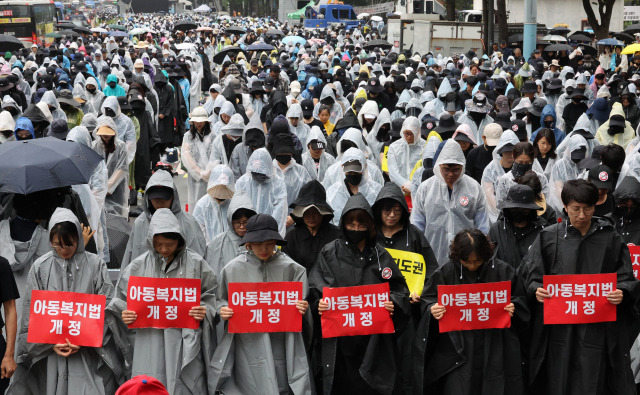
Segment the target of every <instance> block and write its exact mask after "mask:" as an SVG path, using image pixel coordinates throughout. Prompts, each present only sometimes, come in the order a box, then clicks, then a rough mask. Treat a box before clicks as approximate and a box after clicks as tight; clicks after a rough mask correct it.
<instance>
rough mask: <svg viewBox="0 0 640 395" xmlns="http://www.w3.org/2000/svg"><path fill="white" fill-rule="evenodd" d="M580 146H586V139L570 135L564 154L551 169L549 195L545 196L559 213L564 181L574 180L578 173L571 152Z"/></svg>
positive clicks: (561, 206)
mask: <svg viewBox="0 0 640 395" xmlns="http://www.w3.org/2000/svg"><path fill="white" fill-rule="evenodd" d="M581 147H584V148H586V147H587V140H585V139H584V137H582V136H580V135H579V134H574V135H573V136H571V137H570V138H569V144H568V145H567V148H566V149H565V151H564V155H563V156H562V158H561V159H558V160H557V161H556V163H555V165H554V166H553V169H552V170H551V177H550V178H549V196H548V197H547V201H548V202H549V205H551V207H552V208H553V209H554V210H555V211H556V213H561V212H562V209H563V208H564V205H563V204H562V198H561V197H560V194H561V192H562V188H563V187H564V183H565V182H567V181H569V180H575V179H577V178H578V176H579V175H580V169H579V168H578V165H577V164H576V163H574V162H573V161H572V160H571V153H572V152H573V151H576V150H578V149H580V148H581Z"/></svg>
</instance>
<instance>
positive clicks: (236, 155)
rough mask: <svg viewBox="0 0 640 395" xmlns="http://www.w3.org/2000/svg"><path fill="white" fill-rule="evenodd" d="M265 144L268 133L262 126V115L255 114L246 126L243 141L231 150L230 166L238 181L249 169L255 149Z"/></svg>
mask: <svg viewBox="0 0 640 395" xmlns="http://www.w3.org/2000/svg"><path fill="white" fill-rule="evenodd" d="M265 144H266V135H265V134H264V129H263V128H262V122H260V117H257V116H254V117H252V118H251V120H250V121H249V123H248V124H247V126H245V127H244V131H243V132H242V141H241V142H240V143H239V144H238V145H236V146H235V147H234V148H233V152H231V159H230V161H229V167H230V168H231V170H232V171H233V175H234V177H235V179H236V181H237V180H238V179H239V178H240V177H242V175H243V174H244V173H245V172H246V171H247V163H248V162H249V157H250V156H251V154H252V153H253V151H254V150H256V149H258V148H262V147H264V146H265Z"/></svg>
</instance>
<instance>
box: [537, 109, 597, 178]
mask: <svg viewBox="0 0 640 395" xmlns="http://www.w3.org/2000/svg"><path fill="white" fill-rule="evenodd" d="M591 125H592V123H591V120H590V119H589V116H588V115H587V114H586V113H585V114H582V115H580V118H578V120H577V121H576V126H574V127H573V130H572V131H571V133H568V134H567V137H566V138H565V139H564V140H562V142H561V143H560V145H558V146H557V147H556V155H557V156H559V157H562V156H563V155H564V150H566V149H567V145H569V137H571V136H573V135H574V134H576V133H575V131H576V130H586V131H588V132H589V133H591V134H592V135H594V136H595V133H593V130H592V128H591ZM585 140H586V139H585ZM599 145H600V143H599V142H598V140H596V139H595V138H593V139H589V140H587V157H589V156H591V153H592V152H593V149H594V148H595V147H597V146H599ZM547 166H549V165H548V164H547ZM549 172H551V170H549Z"/></svg>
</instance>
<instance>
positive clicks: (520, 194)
mask: <svg viewBox="0 0 640 395" xmlns="http://www.w3.org/2000/svg"><path fill="white" fill-rule="evenodd" d="M497 207H498V209H499V210H504V209H505V208H525V209H531V210H543V208H542V207H540V206H538V205H537V204H536V196H535V192H534V191H533V189H532V188H531V187H530V186H528V185H522V184H515V185H514V186H512V187H511V188H509V192H507V198H506V199H505V200H503V201H502V202H500V203H498V206H497Z"/></svg>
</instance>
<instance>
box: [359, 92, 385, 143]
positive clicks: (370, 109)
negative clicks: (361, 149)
mask: <svg viewBox="0 0 640 395" xmlns="http://www.w3.org/2000/svg"><path fill="white" fill-rule="evenodd" d="M365 115H368V116H369V117H373V118H374V123H373V126H372V129H371V130H372V131H373V127H375V121H377V119H378V116H380V111H379V110H378V103H376V102H375V101H374V100H367V101H366V102H364V104H363V105H362V108H361V109H360V112H359V113H358V123H359V124H360V127H361V128H362V132H363V135H364V136H365V137H368V136H369V133H367V129H366V128H365V119H364V116H365Z"/></svg>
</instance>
